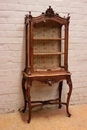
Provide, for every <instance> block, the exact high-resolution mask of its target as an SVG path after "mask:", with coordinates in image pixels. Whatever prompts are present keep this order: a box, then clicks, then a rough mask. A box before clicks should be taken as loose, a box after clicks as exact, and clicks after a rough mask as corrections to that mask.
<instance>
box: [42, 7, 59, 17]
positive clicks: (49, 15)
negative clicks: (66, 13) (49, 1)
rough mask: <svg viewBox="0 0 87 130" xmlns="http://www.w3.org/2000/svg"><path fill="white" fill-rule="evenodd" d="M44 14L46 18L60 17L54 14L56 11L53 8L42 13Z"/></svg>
mask: <svg viewBox="0 0 87 130" xmlns="http://www.w3.org/2000/svg"><path fill="white" fill-rule="evenodd" d="M42 14H45V16H48V17H53V16H55V15H58V14H55V13H54V10H53V9H52V8H51V6H49V8H48V9H47V10H46V12H45V13H42Z"/></svg>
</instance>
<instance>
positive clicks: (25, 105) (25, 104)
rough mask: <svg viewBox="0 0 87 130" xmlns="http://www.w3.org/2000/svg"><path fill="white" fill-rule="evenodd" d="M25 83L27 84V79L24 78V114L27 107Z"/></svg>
mask: <svg viewBox="0 0 87 130" xmlns="http://www.w3.org/2000/svg"><path fill="white" fill-rule="evenodd" d="M25 82H26V78H25V77H24V76H23V78H22V90H23V95H24V109H23V110H22V112H23V113H24V112H25V110H26V107H27V102H26V89H25Z"/></svg>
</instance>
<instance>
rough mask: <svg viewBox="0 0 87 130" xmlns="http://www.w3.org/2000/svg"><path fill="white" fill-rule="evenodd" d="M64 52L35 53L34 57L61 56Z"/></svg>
mask: <svg viewBox="0 0 87 130" xmlns="http://www.w3.org/2000/svg"><path fill="white" fill-rule="evenodd" d="M61 54H64V53H63V52H49V53H34V55H61Z"/></svg>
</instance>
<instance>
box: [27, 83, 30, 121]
mask: <svg viewBox="0 0 87 130" xmlns="http://www.w3.org/2000/svg"><path fill="white" fill-rule="evenodd" d="M27 86H28V87H27V97H28V108H29V116H28V123H30V120H31V97H30V89H31V86H30V84H27Z"/></svg>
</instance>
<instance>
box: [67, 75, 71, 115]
mask: <svg viewBox="0 0 87 130" xmlns="http://www.w3.org/2000/svg"><path fill="white" fill-rule="evenodd" d="M67 84H68V86H69V92H68V94H67V103H66V111H67V114H68V117H70V116H71V114H70V113H69V101H70V97H71V93H72V81H71V77H70V76H69V78H68V79H67Z"/></svg>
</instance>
